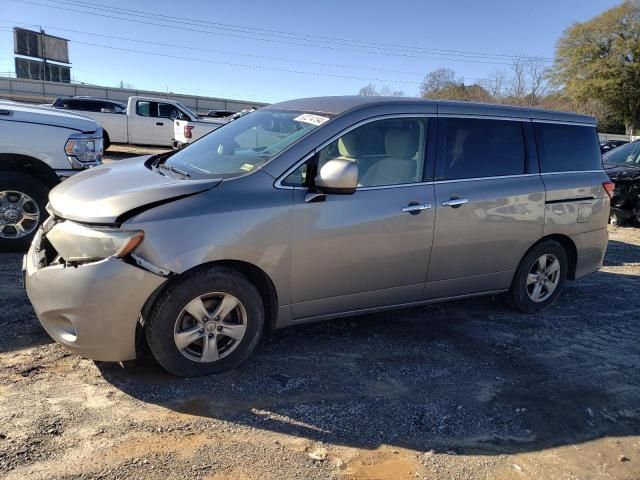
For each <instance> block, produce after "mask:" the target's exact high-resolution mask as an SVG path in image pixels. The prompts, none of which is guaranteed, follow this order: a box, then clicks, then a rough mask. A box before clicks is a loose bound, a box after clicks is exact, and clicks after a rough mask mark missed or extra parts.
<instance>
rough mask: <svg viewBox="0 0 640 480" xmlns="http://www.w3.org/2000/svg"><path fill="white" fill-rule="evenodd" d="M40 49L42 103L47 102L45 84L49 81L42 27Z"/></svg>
mask: <svg viewBox="0 0 640 480" xmlns="http://www.w3.org/2000/svg"><path fill="white" fill-rule="evenodd" d="M40 48H41V50H42V62H43V63H42V70H43V71H42V101H43V102H44V101H46V94H45V88H44V82H45V80H46V79H47V49H46V47H45V45H44V30H43V29H42V27H40Z"/></svg>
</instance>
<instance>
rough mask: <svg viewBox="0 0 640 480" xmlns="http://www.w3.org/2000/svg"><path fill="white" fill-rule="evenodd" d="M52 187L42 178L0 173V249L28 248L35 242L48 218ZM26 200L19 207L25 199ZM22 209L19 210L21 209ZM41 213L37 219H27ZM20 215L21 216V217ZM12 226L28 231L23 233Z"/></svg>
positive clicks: (18, 249) (5, 250)
mask: <svg viewBox="0 0 640 480" xmlns="http://www.w3.org/2000/svg"><path fill="white" fill-rule="evenodd" d="M48 196H49V189H48V188H47V187H46V186H45V185H44V184H43V183H42V182H40V181H39V180H38V179H36V178H34V177H32V176H31V175H27V174H25V173H19V172H2V173H1V175H0V251H4V252H16V251H18V252H19V251H25V250H27V249H28V248H29V245H31V241H32V240H33V237H34V235H35V234H36V231H37V230H38V227H39V226H40V224H42V222H43V221H44V220H45V219H46V218H47V217H48V213H47V210H46V208H45V207H46V206H47V198H48ZM24 199H28V200H26V203H25V204H23V205H22V207H19V203H20V202H21V201H22V200H24ZM17 209H18V210H17ZM34 212H37V214H38V218H37V220H33V221H32V220H26V219H25V214H28V215H33V213H34ZM18 217H19V218H18ZM12 225H21V226H22V228H24V229H25V230H28V232H27V233H26V234H25V235H20V233H19V232H18V230H17V228H14V227H12Z"/></svg>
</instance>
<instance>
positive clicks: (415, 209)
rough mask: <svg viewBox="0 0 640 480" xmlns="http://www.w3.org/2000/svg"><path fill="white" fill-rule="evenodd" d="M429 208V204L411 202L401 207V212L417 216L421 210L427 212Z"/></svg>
mask: <svg viewBox="0 0 640 480" xmlns="http://www.w3.org/2000/svg"><path fill="white" fill-rule="evenodd" d="M430 208H431V204H429V203H418V202H411V203H410V204H409V205H407V206H406V207H402V211H403V212H404V213H410V214H411V215H418V214H419V213H420V212H421V211H422V210H429V209H430Z"/></svg>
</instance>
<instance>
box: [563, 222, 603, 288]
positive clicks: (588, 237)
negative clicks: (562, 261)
mask: <svg viewBox="0 0 640 480" xmlns="http://www.w3.org/2000/svg"><path fill="white" fill-rule="evenodd" d="M571 239H572V240H573V242H574V243H575V245H576V249H577V252H578V258H577V262H576V273H575V278H576V279H578V278H580V277H583V276H585V275H587V274H589V273H591V272H595V271H596V270H599V269H600V267H602V262H603V260H604V254H605V253H606V251H607V243H608V242H609V232H608V231H607V229H606V228H601V229H599V230H594V231H591V232H585V233H579V234H577V235H571Z"/></svg>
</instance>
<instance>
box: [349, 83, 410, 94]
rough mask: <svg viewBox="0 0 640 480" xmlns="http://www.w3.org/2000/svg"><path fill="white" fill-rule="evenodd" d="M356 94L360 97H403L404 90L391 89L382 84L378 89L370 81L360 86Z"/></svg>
mask: <svg viewBox="0 0 640 480" xmlns="http://www.w3.org/2000/svg"><path fill="white" fill-rule="evenodd" d="M358 95H360V96H362V97H404V92H403V91H402V90H393V89H392V88H391V87H389V86H386V85H385V86H384V87H382V88H381V89H380V91H378V90H377V89H376V86H375V85H373V84H372V83H370V84H369V85H366V86H364V87H362V88H361V89H360V90H359V91H358Z"/></svg>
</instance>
